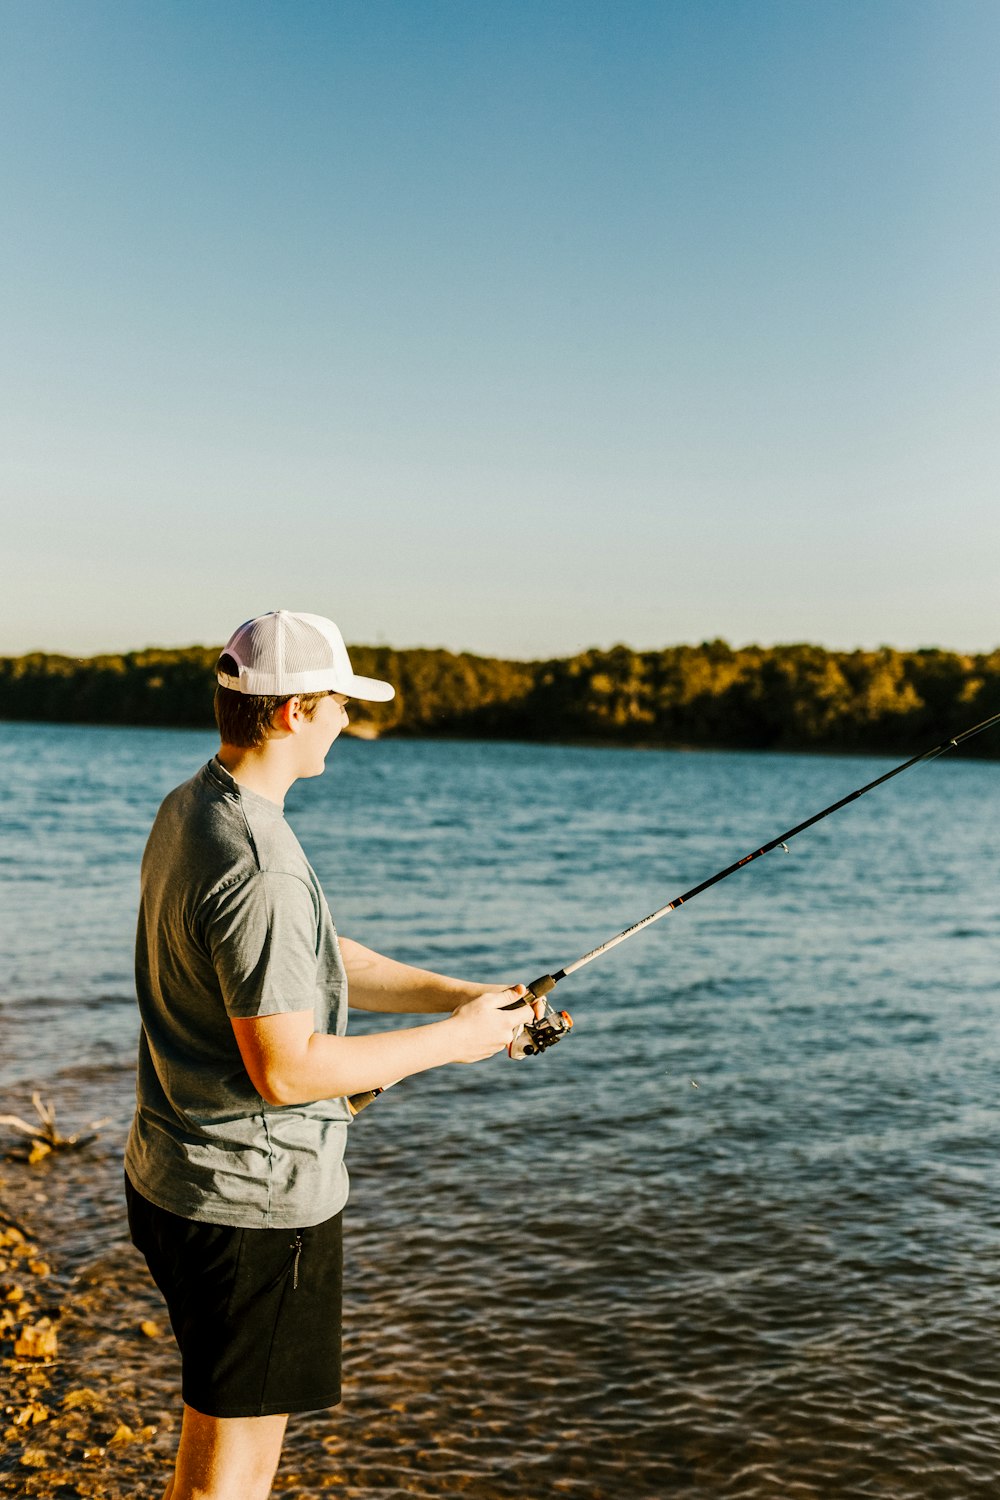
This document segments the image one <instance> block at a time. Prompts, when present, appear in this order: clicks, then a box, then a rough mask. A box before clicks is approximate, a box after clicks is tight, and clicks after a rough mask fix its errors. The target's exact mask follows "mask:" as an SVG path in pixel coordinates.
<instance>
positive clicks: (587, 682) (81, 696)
mask: <svg viewBox="0 0 1000 1500" xmlns="http://www.w3.org/2000/svg"><path fill="white" fill-rule="evenodd" d="M219 649H220V648H219V647H207V646H190V647H187V648H184V649H178V650H161V649H149V650H145V651H132V652H128V653H126V654H123V655H109V656H94V657H89V658H77V657H68V656H57V655H50V654H47V653H42V652H33V653H31V654H29V655H27V656H18V657H6V658H0V718H3V719H26V720H43V721H51V722H56V723H77V724H79V723H89V724H121V725H125V724H130V725H161V726H178V727H180V726H190V727H197V728H205V727H209V726H210V725H211V724H212V722H213V721H212V693H213V688H214V670H213V669H214V665H215V661H216V658H217V656H218V654H219ZM350 649H351V660H352V662H353V664H354V669H355V671H357V672H359V673H363V674H364V675H366V676H373V677H382V678H385V679H387V680H388V681H389V682H392V683H393V684H394V685H395V687H396V696H395V698H394V699H393V700H392V702H390V703H385V704H371V705H363V704H360V703H356V704H355V705H353V707H352V719H353V720H354V723H355V725H356V726H357V727H359V728H360V729H361V730H362V732H364V731H365V730H367V731H368V732H369V733H378V734H395V735H413V736H416V735H455V736H463V737H474V738H496V739H529V740H539V741H544V740H558V741H579V742H592V743H603V744H618V745H650V746H691V747H706V748H707V747H720V748H729V749H760V750H765V749H782V750H802V749H808V750H850V751H861V750H878V751H881V750H884V751H893V752H896V751H906V750H910V749H912V748H914V747H916V748H918V749H919V748H920V747H921V746H922V745H923V743H924V741H927V743H928V744H932V743H934V742H935V741H936V740H938V739H943V738H945V737H947V735H949V734H951V733H955V732H956V731H958V730H961V729H964V728H967V727H969V726H970V725H972V724H975V723H977V722H979V721H980V720H982V719H985V718H988V717H989V716H990V715H991V714H992V713H995V712H997V711H998V710H1000V650H997V651H994V652H991V653H990V654H988V655H977V656H964V655H959V654H958V653H956V652H951V651H940V650H936V649H925V650H920V651H896V650H894V649H892V648H891V647H888V646H886V647H882V648H880V649H879V650H877V651H849V652H841V651H827V650H825V649H824V648H823V647H820V646H812V645H801V644H800V645H785V646H769V647H763V646H744V647H740V648H735V649H734V648H733V647H731V646H729V645H728V644H727V643H726V642H725V641H722V640H714V641H705V642H703V643H702V644H701V645H697V646H669V647H666V648H665V649H663V650H658V651H633V650H631V649H630V648H629V647H627V646H614V647H612V648H611V649H610V650H591V651H583V652H580V653H579V654H578V655H576V656H571V657H566V658H560V659H555V660H548V661H533V662H521V661H502V660H498V659H495V658H492V657H482V656H473V655H470V654H467V653H458V654H456V653H454V652H450V651H443V650H426V649H414V650H405V651H397V650H394V649H393V648H391V647H388V646H352V647H351V648H350ZM975 746H976V752H977V753H979V754H981V755H988V756H994V757H996V756H1000V735H998V736H986V737H984V739H983V740H977V741H976V742H975Z"/></svg>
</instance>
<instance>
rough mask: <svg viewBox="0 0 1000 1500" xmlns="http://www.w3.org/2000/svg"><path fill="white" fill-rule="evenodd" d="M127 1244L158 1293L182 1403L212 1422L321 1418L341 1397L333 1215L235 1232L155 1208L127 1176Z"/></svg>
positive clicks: (338, 1263)
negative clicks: (291, 1415) (173, 1342)
mask: <svg viewBox="0 0 1000 1500" xmlns="http://www.w3.org/2000/svg"><path fill="white" fill-rule="evenodd" d="M125 1197H126V1201H127V1203H128V1223H129V1231H130V1233H131V1236H132V1243H133V1244H134V1245H135V1246H136V1248H137V1249H139V1250H141V1251H142V1253H143V1255H144V1256H145V1257H146V1264H147V1265H148V1266H149V1269H150V1272H151V1274H152V1277H153V1280H154V1281H155V1282H156V1284H157V1286H158V1287H159V1289H160V1291H161V1292H162V1293H163V1296H164V1298H165V1299H166V1303H167V1310H168V1312H169V1313H170V1323H171V1327H172V1328H173V1330H174V1336H175V1338H176V1339H177V1344H178V1347H179V1348H180V1351H181V1395H182V1396H183V1399H184V1401H185V1403H186V1404H187V1405H188V1406H193V1407H194V1409H195V1411H200V1412H203V1413H204V1414H205V1416H209V1417H265V1416H272V1415H274V1414H276V1413H279V1412H296V1411H318V1410H319V1409H320V1408H321V1407H324V1406H336V1405H337V1403H338V1402H339V1400H340V1316H341V1285H342V1265H343V1250H342V1241H341V1219H342V1215H341V1214H335V1215H334V1217H333V1218H332V1219H327V1220H326V1221H325V1222H324V1223H322V1224H314V1225H310V1226H309V1227H307V1228H304V1229H234V1228H230V1227H229V1226H227V1225H223V1224H203V1223H201V1222H200V1221H198V1220H195V1219H183V1218H180V1217H179V1216H178V1215H177V1214H172V1213H169V1212H168V1210H167V1209H165V1208H157V1207H156V1205H155V1204H153V1203H150V1202H149V1200H148V1199H146V1198H144V1197H143V1196H142V1194H141V1193H139V1192H137V1191H136V1189H135V1188H134V1187H133V1186H132V1184H131V1182H130V1181H129V1179H128V1178H127V1177H126V1179H125Z"/></svg>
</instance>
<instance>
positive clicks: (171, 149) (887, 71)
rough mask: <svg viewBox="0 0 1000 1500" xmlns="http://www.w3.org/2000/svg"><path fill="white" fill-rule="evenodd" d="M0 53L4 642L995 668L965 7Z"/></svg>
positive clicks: (675, 10) (223, 37)
mask: <svg viewBox="0 0 1000 1500" xmlns="http://www.w3.org/2000/svg"><path fill="white" fill-rule="evenodd" d="M0 24H2V34H3V45H2V47H0V127H2V130H3V136H4V139H5V142H6V149H5V151H4V153H3V158H2V162H0V203H2V204H3V209H2V213H3V219H4V231H5V232H4V234H3V236H2V238H0V297H2V302H3V321H2V326H3V329H4V333H3V338H2V340H0V424H2V429H3V430H2V433H0V504H2V506H3V534H4V558H5V567H4V591H3V606H2V610H0V622H2V628H0V652H20V651H26V650H30V649H46V650H61V651H67V652H70V653H80V654H84V653H88V652H91V651H97V650H119V649H128V648H133V647H139V646H143V645H147V644H154V643H157V644H165V645H168V644H186V643H191V642H195V641H205V642H217V641H220V640H222V639H223V638H224V637H225V636H226V635H228V633H229V632H230V630H231V629H232V628H233V627H234V626H235V625H236V624H238V623H239V622H240V621H241V620H242V619H244V618H246V617H247V616H249V615H251V614H254V613H258V612H260V611H263V610H266V609H272V608H277V607H285V608H292V609H305V610H313V611H318V612H322V613H328V614H331V615H333V617H334V618H335V619H337V620H338V621H339V623H341V625H342V626H343V628H344V630H345V633H346V635H347V636H348V639H352V640H357V641H372V642H373V641H378V640H382V641H388V642H390V643H392V644H395V645H401V646H402V645H421V644H422V645H446V646H449V647H452V648H454V649H469V650H476V651H481V652H485V653H492V654H497V655H511V656H523V657H532V656H545V655H550V654H563V653H568V652H572V651H576V650H579V649H581V648H583V647H586V646H590V645H609V644H611V643H613V642H616V641H625V642H628V643H629V644H632V645H634V646H637V647H649V646H660V645H666V644H669V643H672V642H675V641H684V640H688V641H697V640H702V639H705V638H707V637H712V636H716V635H722V636H725V637H727V638H728V639H730V640H731V641H732V642H734V643H735V644H742V643H745V642H749V641H761V642H775V641H790V640H815V641H819V642H821V643H823V644H826V645H829V646H832V647H845V648H851V647H854V646H874V645H877V644H879V643H881V642H888V643H891V644H895V645H898V646H902V647H914V646H918V645H943V646H950V647H954V648H958V649H961V650H985V649H992V648H993V647H995V646H997V645H998V644H1000V621H998V616H997V595H998V590H997V580H998V571H1000V569H998V564H1000V493H998V489H1000V487H998V478H1000V438H998V434H1000V312H998V299H997V270H996V268H997V266H998V264H1000V195H998V193H997V189H996V185H997V181H998V180H1000V170H998V169H1000V106H998V102H997V100H998V82H1000V61H998V60H1000V6H997V5H996V4H995V3H993V0H988V3H977V0H940V3H938V0H935V3H928V0H903V3H895V0H879V3H868V0H865V3H861V0H838V3H833V0H827V3H806V0H789V3H785V0H756V3H752V4H750V3H744V0H729V3H716V0H705V3H685V0H674V3H667V0H664V3H648V0H607V3H600V4H598V3H593V0H575V3H573V0H561V3H554V0H530V3H529V0H462V3H450V0H365V3H354V0H327V3H323V4H313V3H296V0H283V3H277V0H276V3H272V4H261V3H257V0H244V3H241V4H232V3H224V0H214V3H212V0H209V3H204V0H199V3H188V0H171V3H166V0H157V3H149V0H129V3H105V0H87V3H86V4H79V3H76V0H73V3H66V0H0Z"/></svg>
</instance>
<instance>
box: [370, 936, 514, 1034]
mask: <svg viewBox="0 0 1000 1500" xmlns="http://www.w3.org/2000/svg"><path fill="white" fill-rule="evenodd" d="M340 951H341V954H342V956H343V959H344V968H345V969H346V970H347V983H348V991H347V993H348V1000H349V1002H350V1004H351V1005H352V1006H353V1008H354V1009H355V1010H379V1011H386V1012H393V1013H396V1014H400V1013H407V1014H412V1015H424V1014H432V1013H434V1012H438V1013H440V1012H441V1011H452V1010H454V1009H455V1007H456V1006H459V1005H464V1004H465V1003H466V1002H467V1001H469V1000H475V999H477V998H478V997H479V996H480V995H485V994H488V993H489V992H490V991H493V990H497V989H499V988H501V986H499V985H495V984H472V983H468V982H466V981H465V980H464V979H449V978H448V977H447V976H446V975H444V974H434V973H432V972H431V970H430V969H415V968H413V967H412V965H410V964H401V963H397V961H396V960H395V959H394V958H386V957H385V955H384V954H383V953H375V952H374V951H373V950H372V949H371V948H365V947H364V946H363V945H362V944H361V943H356V942H354V941H353V940H352V939H351V938H343V937H342V938H341V939H340Z"/></svg>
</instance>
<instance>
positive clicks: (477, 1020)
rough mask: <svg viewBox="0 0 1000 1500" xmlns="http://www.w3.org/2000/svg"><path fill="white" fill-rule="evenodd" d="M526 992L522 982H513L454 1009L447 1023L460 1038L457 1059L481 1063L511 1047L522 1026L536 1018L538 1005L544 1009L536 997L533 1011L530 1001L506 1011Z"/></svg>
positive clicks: (457, 1043) (457, 1042) (458, 1039)
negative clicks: (509, 986)
mask: <svg viewBox="0 0 1000 1500" xmlns="http://www.w3.org/2000/svg"><path fill="white" fill-rule="evenodd" d="M525 993H526V990H525V987H524V985H523V984H515V985H512V986H511V988H510V989H506V990H489V991H488V992H487V993H486V994H485V995H479V996H477V997H476V999H475V1000H466V1001H465V1002H464V1003H463V1004H462V1005H460V1006H459V1007H458V1008H457V1010H453V1011H452V1013H451V1016H450V1017H449V1019H448V1022H447V1024H448V1025H449V1026H451V1027H452V1028H453V1030H454V1034H455V1037H456V1039H457V1040H456V1046H457V1048H458V1050H457V1052H456V1053H455V1057H454V1061H455V1062H462V1063H474V1062H482V1060H483V1058H486V1057H492V1056H493V1055H494V1053H496V1052H503V1051H504V1049H505V1048H507V1047H509V1046H510V1044H511V1042H512V1041H513V1040H514V1038H515V1037H516V1036H517V1034H518V1032H519V1031H520V1030H521V1027H522V1026H525V1025H526V1024H527V1023H528V1022H529V1021H531V1020H533V1019H534V1018H535V1016H536V1015H537V1013H538V1011H537V1008H538V1007H539V1006H541V1007H542V1008H544V1004H545V1002H544V1001H542V1000H536V1001H535V1009H534V1010H533V1009H532V1007H531V1006H530V1005H529V1004H528V1003H527V1001H525V1003H524V1004H523V1005H519V1006H518V1007H517V1009H516V1010H504V1008H503V1007H504V1006H505V1005H510V1004H511V1003H512V1001H515V1000H520V999H521V997H522V996H523V995H524V994H525Z"/></svg>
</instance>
